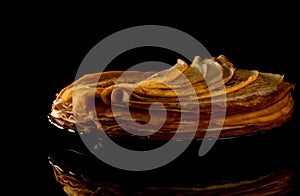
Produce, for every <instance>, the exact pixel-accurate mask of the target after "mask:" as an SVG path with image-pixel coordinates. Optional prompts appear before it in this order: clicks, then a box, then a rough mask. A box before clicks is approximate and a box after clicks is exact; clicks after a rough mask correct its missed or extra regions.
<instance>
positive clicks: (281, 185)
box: [53, 167, 293, 196]
mask: <svg viewBox="0 0 300 196" xmlns="http://www.w3.org/2000/svg"><path fill="white" fill-rule="evenodd" d="M53 169H54V174H55V178H56V180H57V182H59V183H60V184H61V185H62V186H63V190H64V191H65V193H66V194H67V195H70V196H71V195H82V196H84V195H86V196H87V195H111V196H113V195H124V196H127V195H132V196H133V195H151V196H152V195H284V194H286V193H288V192H289V191H291V189H292V186H291V185H292V184H291V183H292V176H293V172H292V171H291V170H289V169H286V168H284V169H282V170H279V171H274V172H271V173H268V174H266V175H263V176H259V177H257V178H253V179H248V180H241V181H236V182H234V181H232V182H219V183H216V184H201V185H198V186H191V185H190V186H182V185H176V186H175V185H174V186H151V185H148V186H147V185H145V186H144V187H139V188H137V189H132V187H128V186H127V185H126V184H117V183H113V182H93V181H92V180H90V179H82V180H78V179H76V178H75V177H74V176H73V175H71V174H70V173H66V172H63V171H61V170H60V169H59V168H57V167H53Z"/></svg>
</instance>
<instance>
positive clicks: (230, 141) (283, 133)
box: [48, 123, 299, 191]
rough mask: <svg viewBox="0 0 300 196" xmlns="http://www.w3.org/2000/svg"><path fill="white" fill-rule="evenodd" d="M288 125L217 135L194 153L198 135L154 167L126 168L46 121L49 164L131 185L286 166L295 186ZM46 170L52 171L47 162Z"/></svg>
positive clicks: (229, 176)
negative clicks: (50, 137) (49, 137)
mask: <svg viewBox="0 0 300 196" xmlns="http://www.w3.org/2000/svg"><path fill="white" fill-rule="evenodd" d="M290 127H291V124H290V123H287V124H286V125H285V126H282V127H279V128H276V129H273V130H269V131H266V132H261V133H256V134H253V135H247V136H240V137H234V138H227V139H220V140H217V142H216V143H215V146H214V147H213V148H212V149H211V151H209V152H208V153H207V154H206V155H205V156H203V157H199V156H198V150H199V146H200V145H201V142H202V140H195V141H193V142H192V143H191V144H190V146H189V147H188V148H187V149H186V150H185V151H184V153H183V154H181V155H180V156H179V157H178V158H177V159H175V160H174V161H172V162H171V163H169V164H167V165H165V166H163V167H161V168H158V169H155V170H150V171H142V172H132V171H124V170H120V169H116V168H114V167H112V166H109V165H107V164H105V163H103V162H102V161H100V160H99V159H97V158H96V157H95V156H93V155H92V154H91V153H90V152H89V150H88V149H87V148H86V147H85V145H84V144H83V142H82V140H81V138H80V136H79V135H78V134H77V133H76V132H69V131H68V130H66V129H59V128H57V127H55V126H54V125H53V124H50V123H49V129H50V130H51V131H52V134H53V139H54V140H53V145H52V146H51V148H50V151H49V156H48V158H49V167H50V166H52V165H54V166H57V167H59V168H60V169H62V170H63V171H65V172H71V173H73V174H75V175H76V176H77V177H78V178H83V177H87V178H91V179H94V180H96V181H104V182H115V183H121V184H123V183H125V184H126V183H128V179H129V178H130V183H129V184H127V187H131V188H134V187H136V188H138V187H141V186H145V185H156V186H163V185H165V186H168V185H169V186H171V185H173V186H174V185H183V186H199V184H200V185H201V184H202V185H203V184H213V183H216V182H232V181H239V180H246V179H251V178H255V177H259V176H261V175H266V174H268V173H270V172H272V171H276V170H280V169H282V168H289V169H291V170H293V171H294V172H295V182H296V185H295V187H296V188H295V191H297V187H298V181H297V178H298V173H299V171H298V170H299V168H298V162H297V160H296V159H295V157H296V156H295V155H296V153H297V150H298V149H296V148H295V142H296V141H295V139H294V138H295V137H293V133H294V130H291V129H290ZM54 141H55V142H54ZM115 142H116V143H118V144H120V145H122V146H124V147H128V148H134V147H135V146H140V145H143V146H144V148H145V149H146V148H148V149H151V148H155V147H157V146H158V145H161V144H162V143H157V141H156V142H154V141H146V140H138V139H126V140H124V139H115ZM178 142H180V141H178ZM128 144H130V145H128ZM49 172H50V173H51V172H52V173H53V171H52V169H51V168H49ZM52 175H53V174H52ZM53 180H54V176H53ZM54 184H56V185H58V183H54ZM58 187H60V185H58ZM60 188H62V187H60Z"/></svg>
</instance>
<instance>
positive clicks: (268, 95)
mask: <svg viewBox="0 0 300 196" xmlns="http://www.w3.org/2000/svg"><path fill="white" fill-rule="evenodd" d="M293 87H294V85H293V84H291V83H288V82H286V81H284V77H283V75H279V74H273V73H264V72H259V71H257V70H245V69H238V68H236V67H234V66H233V64H232V63H231V62H230V61H228V59H227V58H226V57H225V56H224V55H220V56H219V57H217V58H211V59H204V60H201V59H200V58H199V57H195V59H194V61H193V62H192V63H191V65H187V64H186V63H185V62H184V61H182V60H178V62H177V64H175V65H174V66H173V67H171V68H170V69H167V70H162V71H160V72H150V71H149V72H141V71H126V72H125V71H110V72H103V73H92V74H87V75H85V76H83V77H81V78H79V79H78V80H76V81H75V82H74V83H72V84H70V85H69V86H67V87H65V88H64V89H62V90H61V91H60V93H59V94H58V95H57V97H56V99H55V100H54V102H53V105H52V109H51V113H50V117H51V118H52V120H53V121H54V122H55V123H56V124H58V125H59V126H62V127H65V128H70V129H73V130H77V129H79V130H80V131H82V132H89V131H90V130H91V129H95V128H97V129H100V130H103V131H105V132H106V134H108V135H110V136H116V137H127V136H132V135H130V134H128V133H127V132H125V131H123V129H126V130H137V131H140V132H145V133H148V135H149V134H152V135H150V136H149V137H150V138H151V139H169V138H171V137H172V135H174V133H175V132H176V131H177V132H178V133H179V134H178V135H179V137H177V138H181V139H185V138H190V135H193V133H194V132H195V129H196V136H195V138H203V137H204V134H206V133H207V132H208V133H210V134H209V135H210V136H212V137H215V136H218V135H219V130H220V129H222V131H221V133H220V135H219V136H220V137H230V136H235V135H246V134H251V133H254V132H259V131H265V130H269V129H272V128H274V127H278V126H281V125H283V124H284V123H285V122H286V121H288V120H289V119H290V117H291V114H292V112H293V106H294V100H293V98H292V96H291V92H290V91H291V89H292V88H293ZM157 102H159V103H161V104H154V103H157ZM111 104H112V106H114V110H112V107H111ZM162 105H163V106H162ZM150 106H151V114H153V115H151V116H150V115H149V108H150ZM127 107H129V109H130V112H129V111H128V112H126V111H127V110H128V108H127ZM212 108H213V109H212ZM94 111H95V113H94ZM165 112H167V117H166V119H161V116H163V114H164V113H165ZM183 113H184V119H182V118H181V117H182V114H183ZM195 114H199V115H195ZM222 114H223V115H222ZM212 115H213V116H212ZM224 115H225V119H224ZM199 117H200V118H199ZM116 118H117V119H118V122H117V121H116ZM211 118H213V119H211ZM199 119H200V120H199ZM150 121H151V123H149V122H150ZM162 121H163V122H162ZM75 122H76V123H75ZM99 123H100V124H99ZM147 123H148V124H147ZM210 123H212V125H213V126H209V125H211V124H210ZM141 124H142V125H143V124H147V125H149V126H146V127H145V126H144V127H143V126H140V125H141ZM197 124H198V127H197V126H196V125H197ZM75 125H76V126H75ZM160 125H162V126H160ZM179 125H180V129H178V127H179ZM177 129H178V130H177ZM144 135H145V134H144Z"/></svg>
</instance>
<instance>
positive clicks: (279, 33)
mask: <svg viewBox="0 0 300 196" xmlns="http://www.w3.org/2000/svg"><path fill="white" fill-rule="evenodd" d="M216 7H218V6H216ZM245 7H247V6H246V5H245ZM191 8H193V6H191V7H190V9H191ZM202 9H203V8H202V7H201V8H200V7H199V9H197V10H196V11H195V10H194V11H193V13H194V12H196V13H194V14H193V13H191V11H187V13H184V14H178V13H182V12H184V11H183V10H181V11H179V12H178V10H174V12H171V13H169V14H167V13H164V14H162V15H161V16H160V17H157V18H158V19H153V18H151V17H150V18H151V19H143V18H141V19H140V21H141V22H136V21H138V20H139V19H138V18H139V16H140V12H134V13H135V14H133V18H130V19H123V20H122V15H121V14H120V15H118V16H117V19H113V18H112V17H111V16H112V13H109V14H102V15H99V16H97V14H96V16H94V15H93V16H91V17H90V18H89V16H87V17H83V16H82V15H83V14H82V15H81V14H78V15H76V17H74V16H73V15H70V16H66V17H57V15H56V14H57V13H56V12H55V11H54V12H53V13H52V12H47V13H49V17H43V18H42V19H41V20H40V22H35V23H34V25H35V27H34V31H32V32H30V36H29V37H28V40H26V44H25V47H24V48H23V49H24V50H27V48H29V47H33V48H34V50H32V52H30V54H29V55H27V58H28V59H29V60H30V61H31V62H32V63H34V64H37V66H35V67H33V69H32V71H33V72H34V74H32V75H31V76H30V77H31V78H29V80H28V83H29V84H30V86H31V90H32V92H31V91H30V94H29V95H28V96H27V97H28V98H29V99H30V101H31V102H30V105H29V106H28V107H30V111H32V113H34V114H38V115H37V116H36V115H30V117H29V114H27V113H26V114H25V118H26V117H29V120H30V121H29V122H30V123H29V124H30V127H33V128H34V130H35V132H34V133H33V135H34V136H33V138H34V139H33V141H34V142H26V143H27V146H29V148H30V149H28V152H30V153H27V155H26V156H25V158H24V159H23V158H22V164H23V165H26V168H27V169H26V171H25V174H24V175H22V176H23V179H22V181H24V182H26V181H28V180H27V176H30V177H32V178H30V179H33V180H30V182H29V185H28V186H27V189H25V192H28V193H32V192H37V193H39V194H41V195H59V193H63V192H62V190H61V188H62V187H61V186H60V185H58V184H57V183H56V182H55V181H54V176H53V173H52V171H51V169H50V168H49V163H48V158H47V157H48V150H49V146H51V144H52V143H53V138H52V137H51V133H49V131H48V130H47V127H48V125H49V122H48V120H47V114H48V112H49V111H50V108H51V104H52V101H53V100H54V99H55V94H56V93H58V92H59V91H60V90H61V89H62V88H63V87H65V86H66V85H68V84H70V83H71V82H72V81H73V80H74V77H75V74H76V71H77V69H78V67H79V65H80V63H81V61H82V60H83V58H84V57H85V55H86V54H87V53H88V52H89V50H90V49H91V48H92V47H94V46H95V45H96V44H97V43H98V42H99V41H101V40H102V39H104V38H105V37H107V36H109V35H110V34H112V33H115V32H117V31H120V30H123V29H125V28H129V27H132V26H136V25H148V24H151V25H164V26H169V27H173V28H176V29H179V30H182V31H184V32H186V33H187V34H189V35H191V36H193V37H194V38H196V39H197V40H198V41H199V42H200V43H202V44H203V46H205V48H206V49H207V50H208V51H209V52H210V54H211V55H212V56H218V55H219V54H224V55H226V56H227V57H228V59H229V60H230V61H231V62H232V63H233V64H234V65H235V66H236V67H237V68H246V69H257V70H259V71H264V72H271V73H278V74H284V75H285V80H287V81H289V82H291V83H294V84H296V87H295V89H294V91H293V95H294V99H295V111H294V114H293V126H292V127H293V129H294V130H295V132H296V131H299V130H300V127H299V125H298V123H297V122H296V121H297V119H299V103H298V100H299V96H300V95H299V88H298V84H299V76H298V74H297V69H299V66H300V65H299V37H298V35H299V30H298V28H297V24H298V23H297V22H298V21H297V19H296V18H297V17H296V12H295V8H294V7H293V6H292V5H289V6H283V7H282V6H281V5H278V7H277V9H273V8H271V7H264V8H262V9H259V10H254V9H250V10H251V11H247V12H246V13H244V9H232V10H231V11H228V10H226V9H222V8H220V7H219V8H218V10H214V9H212V12H207V13H202V12H201V10H202ZM266 9H267V10H268V12H266V13H265V12H264V11H265V10H266ZM282 9H284V10H286V11H287V14H286V13H285V14H283V13H282V12H281V11H282ZM270 11H271V12H270ZM41 12H42V11H41ZM61 12H63V10H61ZM154 13H155V12H154ZM154 13H153V12H149V15H150V14H151V15H154ZM200 13H202V14H200ZM212 13H214V15H215V16H214V18H211V17H212V15H211V14H212ZM228 13H230V14H231V15H230V16H228V15H227V14H228ZM242 14H243V16H245V17H241V15H242ZM144 15H147V14H144ZM182 15H184V17H181V16H182ZM173 16H174V17H175V16H176V18H173ZM36 17H38V15H36V16H34V19H35V20H36ZM30 19H32V18H30ZM30 19H29V20H30ZM91 19H93V20H91ZM133 21H134V22H133ZM25 31H26V28H25ZM33 40H34V41H33ZM31 41H32V42H31ZM139 54H140V56H139V57H138V59H135V60H134V62H136V61H141V62H143V61H146V60H165V61H167V62H170V63H171V62H172V61H175V60H174V59H173V57H174V56H172V55H169V56H168V55H165V56H163V57H162V56H160V55H159V52H155V51H153V50H152V51H151V53H147V51H142V52H139ZM132 56H134V55H131V56H130V55H129V56H127V57H124V59H122V60H125V62H126V63H127V65H130V63H132V59H131V58H132ZM136 58H137V57H136ZM149 58H150V59H149ZM122 63H123V62H122ZM113 66H114V68H115V69H120V70H124V69H126V68H125V67H126V66H125V67H124V65H122V64H121V62H120V64H118V62H116V63H115V64H114V65H113ZM24 110H28V108H24ZM26 115H28V116H26ZM33 116H34V117H33ZM32 118H36V119H37V120H36V121H35V123H34V124H32V120H33V119H32ZM26 119H27V118H26ZM27 122H28V121H27ZM36 128H38V129H36ZM30 137H31V135H30ZM293 137H294V136H293ZM292 141H293V142H295V140H294V139H293V140H292ZM297 146H298V144H295V148H297ZM295 156H296V157H297V158H298V156H299V155H298V153H297V154H295ZM37 157H38V158H37ZM40 158H41V159H40ZM37 159H38V160H37ZM24 160H25V161H24ZM24 162H25V163H24ZM26 163H29V164H26ZM22 172H24V170H22ZM26 184H27V183H26Z"/></svg>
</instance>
